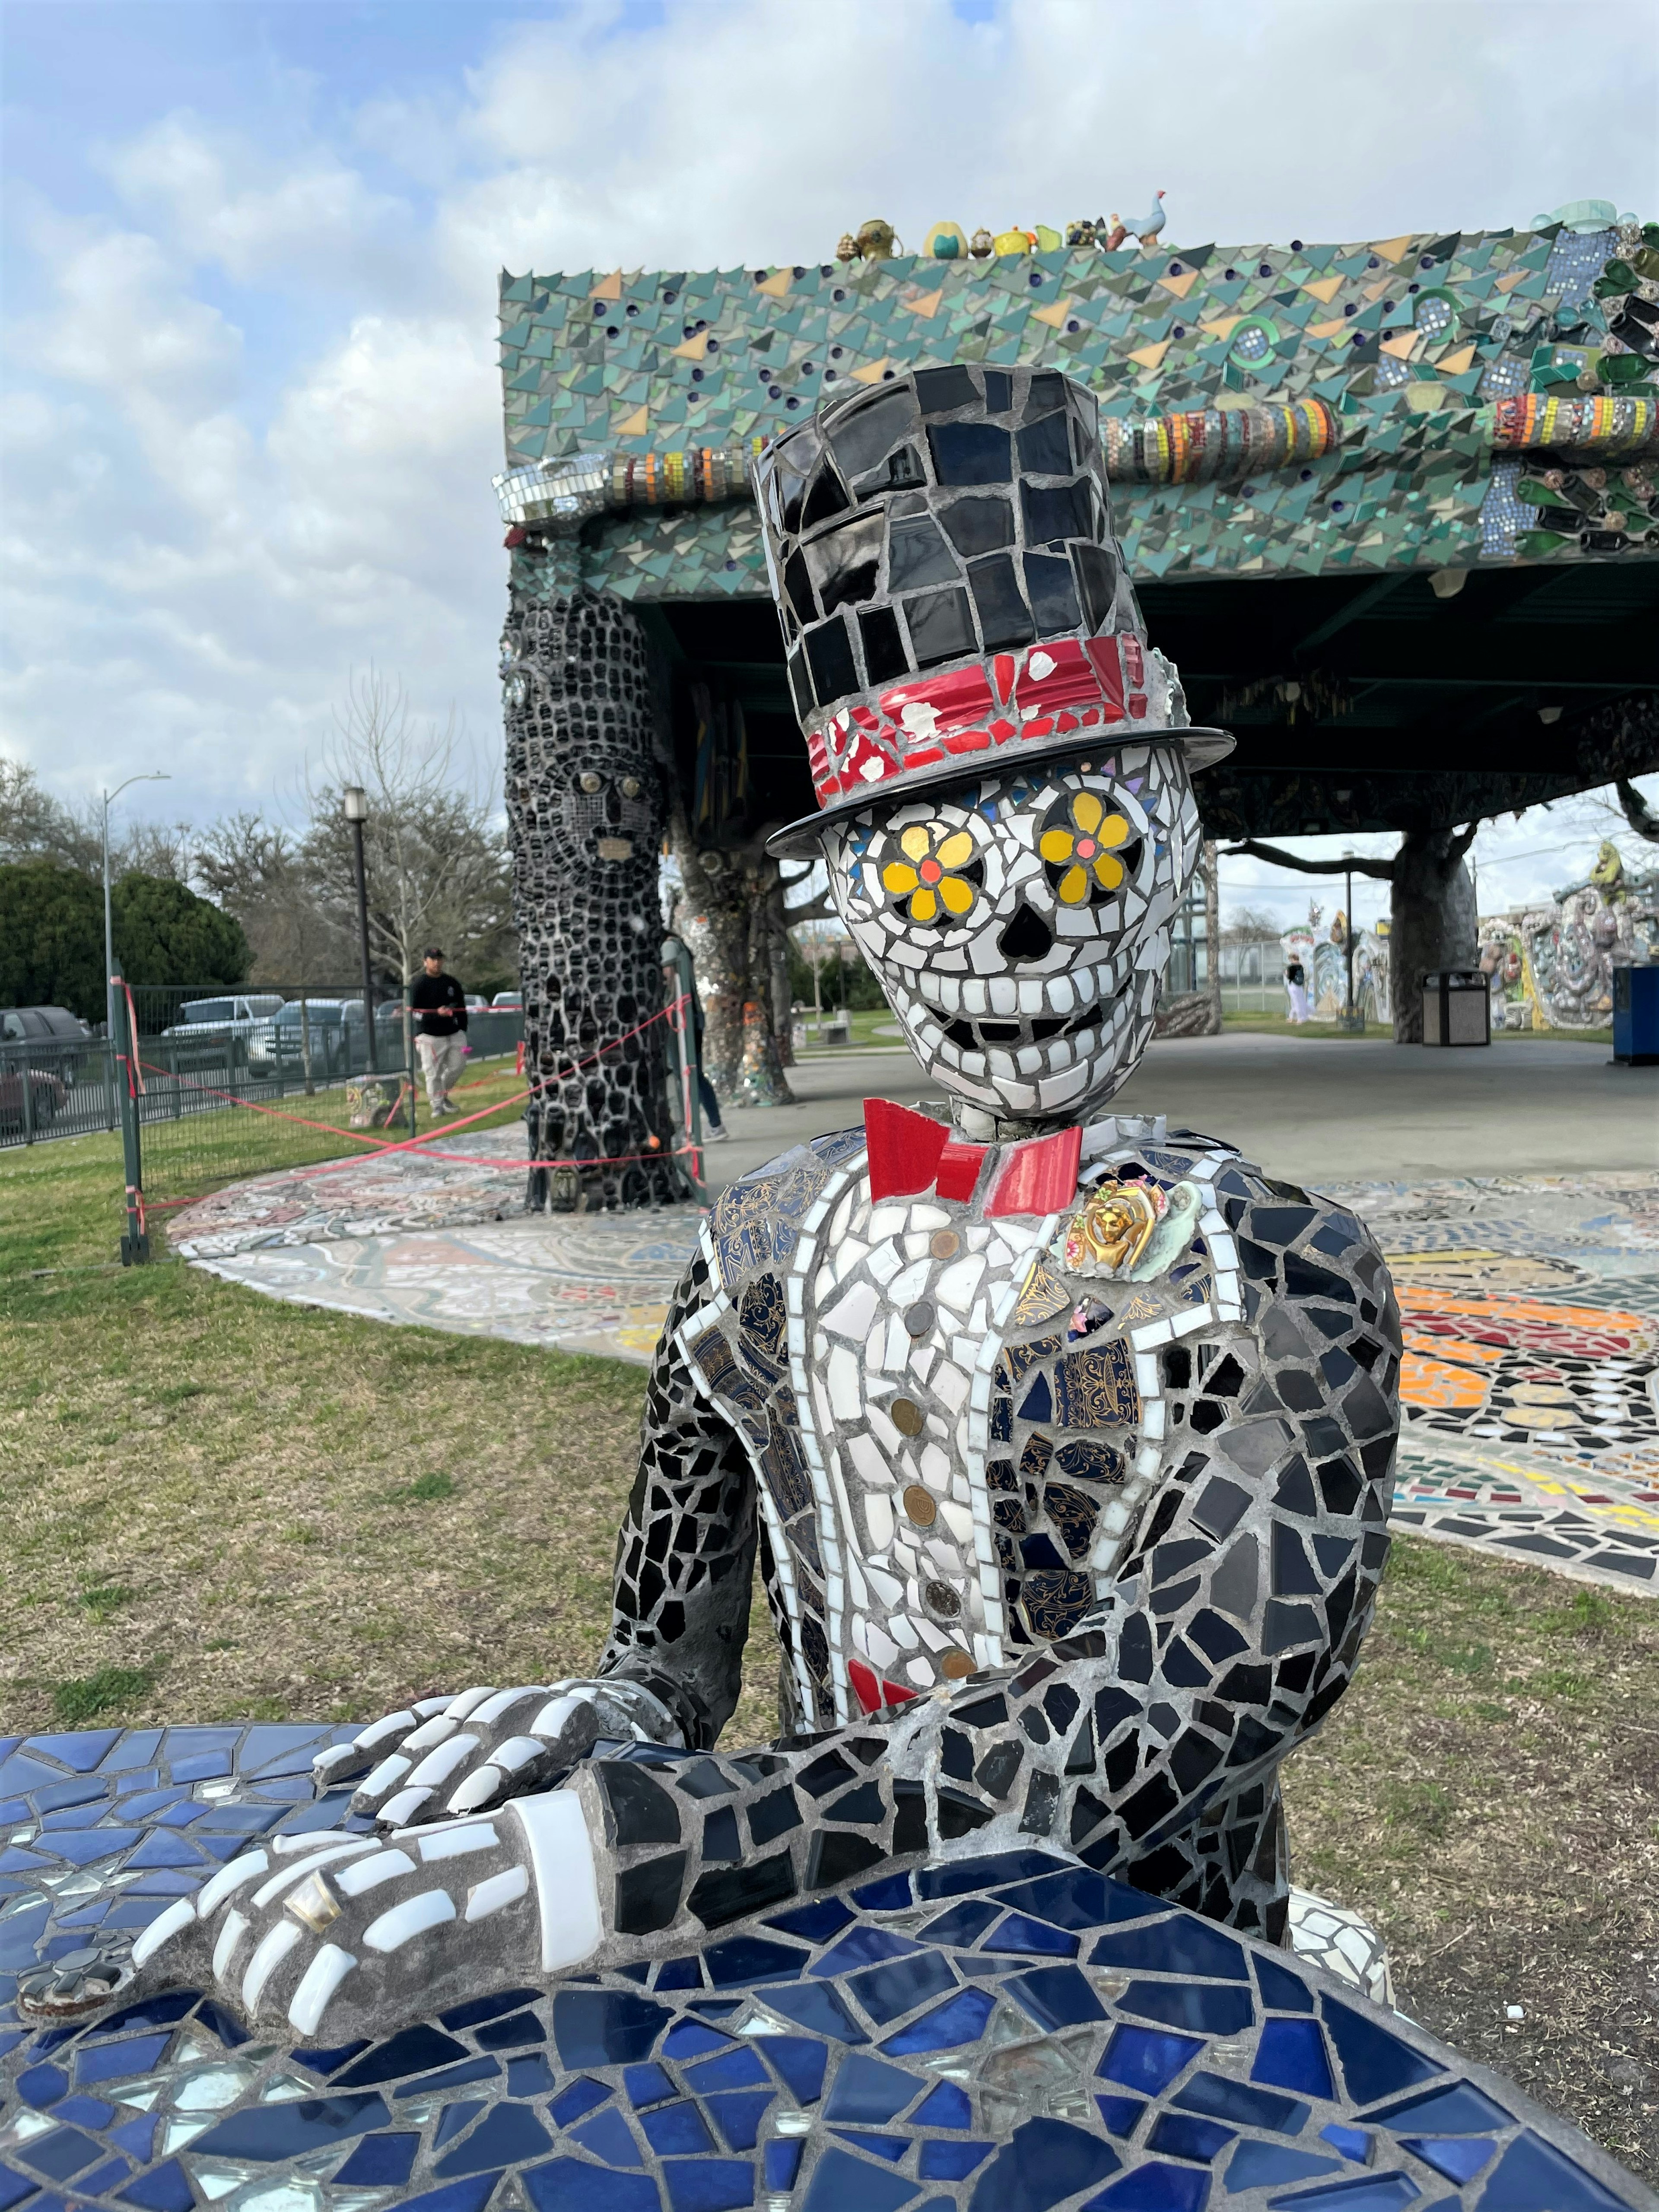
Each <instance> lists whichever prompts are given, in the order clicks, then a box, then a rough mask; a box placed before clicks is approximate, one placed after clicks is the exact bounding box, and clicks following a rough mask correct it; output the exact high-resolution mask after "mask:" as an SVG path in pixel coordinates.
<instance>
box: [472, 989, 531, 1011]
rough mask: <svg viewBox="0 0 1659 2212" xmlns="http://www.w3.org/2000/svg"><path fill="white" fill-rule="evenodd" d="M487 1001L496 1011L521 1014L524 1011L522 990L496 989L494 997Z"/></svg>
mask: <svg viewBox="0 0 1659 2212" xmlns="http://www.w3.org/2000/svg"><path fill="white" fill-rule="evenodd" d="M489 1003H490V1005H491V1006H492V1007H493V1008H494V1009H495V1012H497V1013H501V1014H521V1013H522V1012H524V993H523V992H522V991H497V992H496V994H495V997H494V998H493V999H492V1000H490V1002H489ZM468 1004H469V1005H470V1004H471V1000H469V1001H468Z"/></svg>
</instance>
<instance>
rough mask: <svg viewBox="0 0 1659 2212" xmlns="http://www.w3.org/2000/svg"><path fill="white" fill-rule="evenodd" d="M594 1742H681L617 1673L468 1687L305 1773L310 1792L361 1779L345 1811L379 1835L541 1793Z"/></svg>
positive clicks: (392, 1718) (654, 1704) (326, 1756)
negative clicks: (312, 1781)
mask: <svg viewBox="0 0 1659 2212" xmlns="http://www.w3.org/2000/svg"><path fill="white" fill-rule="evenodd" d="M601 1737H607V1738H611V1739H618V1738H620V1739H621V1740H622V1741H624V1742H629V1741H649V1742H652V1743H666V1744H673V1745H676V1746H678V1744H679V1743H680V1742H681V1741H682V1739H681V1736H680V1733H679V1730H678V1728H677V1726H676V1725H675V1723H674V1721H673V1719H672V1717H671V1715H670V1714H669V1713H668V1711H667V1710H666V1708H665V1706H664V1705H662V1704H661V1703H660V1702H659V1700H658V1699H656V1698H654V1697H653V1695H652V1694H651V1692H649V1691H648V1690H646V1689H644V1688H642V1687H641V1686H640V1685H639V1684H638V1683H635V1682H630V1681H627V1680H622V1679H620V1678H618V1677H611V1678H609V1679H607V1680H604V1681H580V1680H573V1681H563V1682H553V1683H537V1684H529V1685H520V1686H519V1687H518V1688H516V1689H511V1690H496V1689H493V1688H488V1687H486V1688H475V1689H471V1690H463V1691H462V1692H460V1693H459V1696H457V1697H453V1698H428V1699H422V1702H421V1703H420V1704H419V1705H413V1706H410V1707H409V1708H407V1709H406V1710H404V1711H401V1712H396V1713H392V1714H389V1715H388V1716H387V1717H386V1719H385V1720H381V1721H376V1722H375V1723H374V1724H373V1726H372V1727H369V1728H367V1729H364V1730H363V1732H362V1735H359V1736H357V1737H356V1738H355V1739H354V1740H353V1741H352V1742H350V1743H349V1744H341V1745H337V1747H335V1748H334V1749H333V1750H332V1751H325V1752H324V1753H322V1754H321V1755H320V1756H319V1758H318V1759H317V1760H316V1761H315V1763H314V1768H313V1771H314V1773H315V1775H316V1778H317V1783H318V1786H319V1788H325V1787H328V1786H330V1785H331V1784H335V1783H337V1782H343V1781H349V1780H352V1779H355V1778H357V1777H358V1776H362V1781H361V1782H360V1784H359V1786H358V1789H357V1791H356V1795H355V1796H353V1798H352V1801H351V1809H352V1811H353V1812H354V1813H359V1814H364V1815H365V1816H368V1817H372V1818H373V1819H374V1821H375V1822H376V1824H377V1825H378V1826H379V1827H380V1830H381V1832H383V1833H384V1832H386V1831H387V1830H389V1829H392V1828H399V1827H406V1826H411V1825H413V1824H416V1823H422V1822H425V1821H428V1820H444V1819H447V1818H452V1817H453V1816H454V1815H455V1814H463V1813H477V1812H481V1811H483V1809H484V1808H486V1807H491V1806H496V1805H500V1804H501V1803H503V1802H505V1801H506V1800H507V1799H508V1798H510V1797H518V1796H524V1795H525V1794H526V1793H527V1792H530V1791H533V1790H545V1789H547V1788H549V1787H550V1785H551V1784H553V1783H555V1782H556V1781H557V1780H558V1779H559V1778H561V1777H562V1775H564V1774H566V1773H568V1771H569V1770H570V1768H571V1767H573V1766H574V1765H575V1764H576V1762H577V1761H578V1760H579V1759H585V1758H586V1755H587V1753H589V1752H590V1751H591V1750H592V1747H593V1746H594V1744H595V1743H596V1742H598V1741H599V1739H600V1738H601ZM366 1770H367V1771H366Z"/></svg>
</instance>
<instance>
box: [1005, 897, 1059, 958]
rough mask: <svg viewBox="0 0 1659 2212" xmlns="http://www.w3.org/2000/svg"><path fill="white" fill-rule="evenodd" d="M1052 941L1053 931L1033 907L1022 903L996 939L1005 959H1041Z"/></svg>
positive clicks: (1052, 943)
mask: <svg viewBox="0 0 1659 2212" xmlns="http://www.w3.org/2000/svg"><path fill="white" fill-rule="evenodd" d="M1053 945H1054V932H1053V930H1052V929H1050V928H1049V927H1048V923H1047V922H1046V921H1044V920H1043V919H1042V915H1040V914H1038V913H1037V912H1036V910H1035V908H1031V907H1029V906H1025V905H1022V906H1021V908H1020V909H1019V912H1018V914H1017V915H1015V916H1014V918H1013V920H1012V921H1011V922H1010V923H1009V924H1008V927H1006V929H1005V930H1004V931H1003V933H1002V934H1001V936H1000V937H999V938H998V939H997V950H998V951H1000V953H1001V955H1002V957H1003V958H1004V959H1005V960H1041V959H1042V956H1043V954H1044V953H1045V952H1047V951H1049V950H1050V949H1051V948H1052V946H1053Z"/></svg>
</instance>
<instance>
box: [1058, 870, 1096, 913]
mask: <svg viewBox="0 0 1659 2212" xmlns="http://www.w3.org/2000/svg"><path fill="white" fill-rule="evenodd" d="M1088 896H1089V878H1088V873H1087V872H1086V871H1085V869H1082V868H1079V867H1071V868H1067V869H1066V872H1065V874H1064V875H1063V876H1062V877H1061V878H1060V903H1061V904H1062V905H1063V906H1081V905H1082V903H1083V902H1084V900H1085V898H1087V897H1088Z"/></svg>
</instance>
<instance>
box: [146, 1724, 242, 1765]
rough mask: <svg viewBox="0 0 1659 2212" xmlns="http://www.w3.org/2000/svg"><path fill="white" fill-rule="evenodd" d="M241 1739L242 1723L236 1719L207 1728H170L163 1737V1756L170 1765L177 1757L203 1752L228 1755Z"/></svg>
mask: <svg viewBox="0 0 1659 2212" xmlns="http://www.w3.org/2000/svg"><path fill="white" fill-rule="evenodd" d="M241 1740H242V1729H241V1723H240V1722H236V1721H232V1722H228V1723H223V1722H221V1723H213V1724H211V1725H210V1726H208V1727H205V1728H170V1729H167V1733H166V1735H165V1738H164V1739H163V1742H162V1747H161V1757H162V1758H163V1759H166V1760H167V1763H168V1765H172V1764H173V1761H174V1760H176V1759H190V1758H193V1757H194V1756H196V1755H197V1753H202V1752H219V1753H222V1754H224V1755H225V1756H227V1757H228V1755H229V1753H232V1752H233V1751H234V1750H235V1748H236V1747H237V1745H238V1744H239V1743H240V1741H241Z"/></svg>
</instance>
